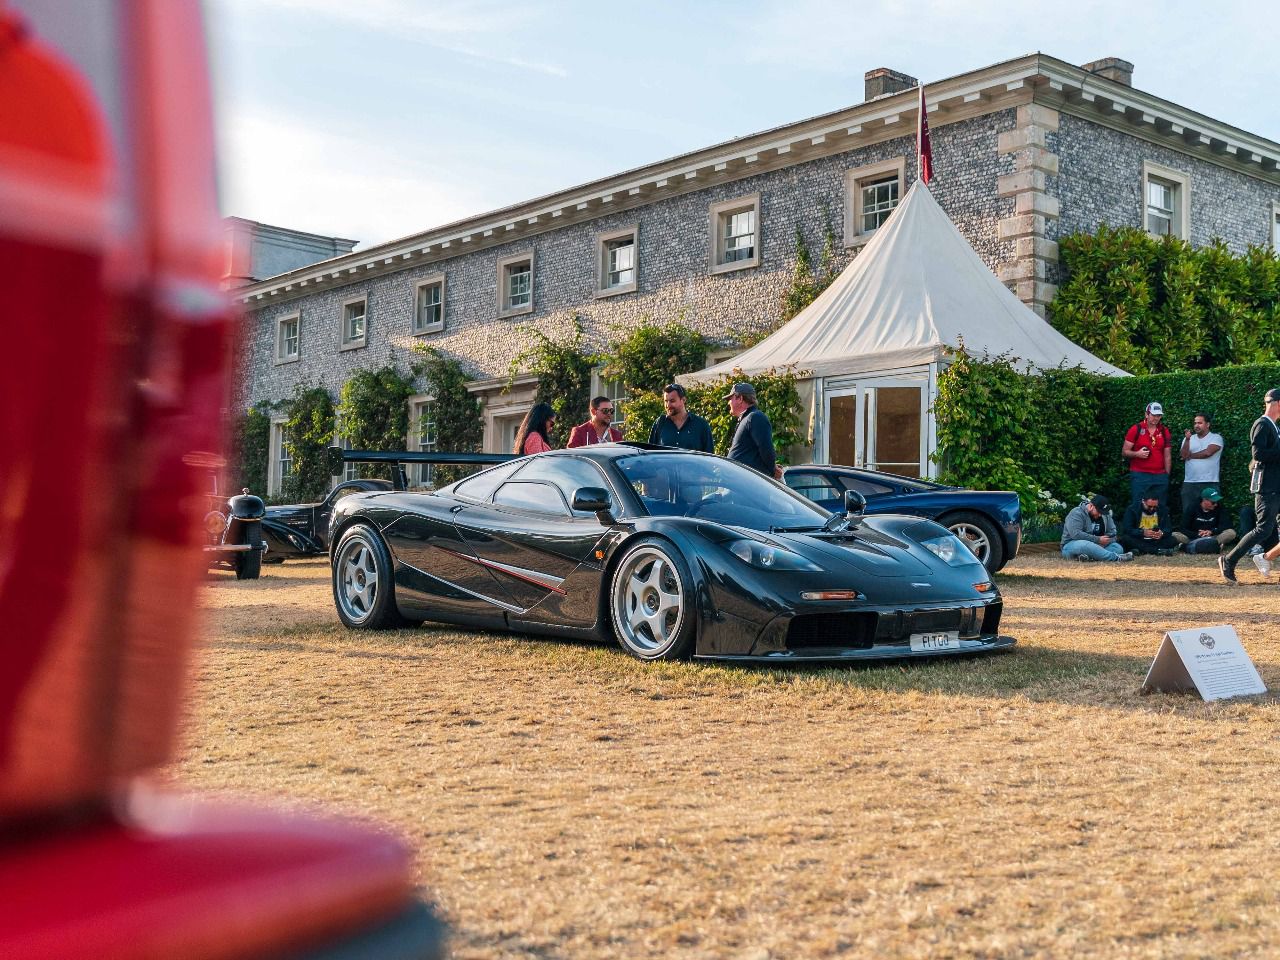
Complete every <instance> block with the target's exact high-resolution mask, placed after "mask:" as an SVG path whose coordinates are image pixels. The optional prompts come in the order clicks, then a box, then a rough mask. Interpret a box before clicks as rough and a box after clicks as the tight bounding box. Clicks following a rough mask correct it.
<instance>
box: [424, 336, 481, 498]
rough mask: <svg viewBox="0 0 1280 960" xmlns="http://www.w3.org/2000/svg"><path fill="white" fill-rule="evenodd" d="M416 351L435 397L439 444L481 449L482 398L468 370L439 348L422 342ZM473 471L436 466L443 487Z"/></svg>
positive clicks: (466, 450)
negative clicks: (473, 387)
mask: <svg viewBox="0 0 1280 960" xmlns="http://www.w3.org/2000/svg"><path fill="white" fill-rule="evenodd" d="M414 350H415V351H416V352H417V353H418V355H419V356H420V357H421V360H420V361H419V363H418V366H417V367H416V369H417V370H418V371H420V372H421V373H422V375H423V377H425V379H426V381H427V392H428V393H430V394H431V396H432V397H434V398H435V424H436V446H437V447H438V448H439V449H440V450H447V451H450V452H453V453H470V452H473V451H478V450H479V449H480V446H481V443H482V442H483V440H484V418H483V416H482V409H481V404H480V401H479V400H478V399H476V396H475V394H473V393H471V391H469V390H468V389H467V381H468V379H469V378H468V376H467V372H466V370H465V369H463V366H462V364H461V363H459V362H458V361H457V360H456V359H455V358H453V357H450V356H447V355H445V354H444V353H442V352H441V351H440V350H439V349H437V348H436V347H430V346H427V345H426V344H422V343H419V344H416V345H415V346H414ZM471 472H473V470H472V468H466V467H436V469H435V471H434V478H435V482H436V484H437V485H440V486H443V485H444V484H447V483H452V482H453V481H454V480H456V479H458V478H459V477H462V476H465V475H466V474H468V473H471Z"/></svg>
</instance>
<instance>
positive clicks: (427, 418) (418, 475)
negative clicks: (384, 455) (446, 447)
mask: <svg viewBox="0 0 1280 960" xmlns="http://www.w3.org/2000/svg"><path fill="white" fill-rule="evenodd" d="M437 438H438V431H437V429H436V401H435V398H434V397H430V396H416V397H410V398H409V435H408V436H407V437H406V438H405V440H406V444H405V449H407V450H419V451H429V450H435V449H436V441H437ZM409 483H410V485H411V486H415V487H430V486H433V485H434V483H435V466H434V465H433V464H430V463H414V464H410V470H409Z"/></svg>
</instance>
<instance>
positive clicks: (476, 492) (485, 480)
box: [453, 460, 523, 503]
mask: <svg viewBox="0 0 1280 960" xmlns="http://www.w3.org/2000/svg"><path fill="white" fill-rule="evenodd" d="M522 463H523V461H521V460H515V461H512V462H511V463H504V464H502V465H501V466H498V467H490V468H489V469H488V470H485V471H484V472H483V473H477V474H476V475H475V476H474V477H468V478H467V479H466V480H463V481H462V482H461V483H459V484H458V485H457V486H456V487H454V488H453V492H454V493H456V494H457V495H458V496H460V497H466V498H467V499H468V500H478V501H480V502H481V503H485V502H487V501H488V499H489V498H490V497H491V496H493V491H494V490H496V489H497V488H498V484H500V483H502V481H503V480H506V479H507V477H509V476H511V475H512V474H513V473H515V472H516V468H517V467H519V466H521V465H522Z"/></svg>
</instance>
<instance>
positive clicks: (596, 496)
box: [572, 487, 613, 523]
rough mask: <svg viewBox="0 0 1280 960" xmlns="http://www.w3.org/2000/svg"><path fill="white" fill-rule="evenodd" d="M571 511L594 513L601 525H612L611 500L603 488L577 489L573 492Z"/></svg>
mask: <svg viewBox="0 0 1280 960" xmlns="http://www.w3.org/2000/svg"><path fill="white" fill-rule="evenodd" d="M572 506H573V509H574V510H580V511H583V512H589V513H594V514H595V515H596V517H597V518H598V519H599V520H600V522H601V523H613V513H612V512H611V511H612V510H613V498H612V497H610V496H609V491H608V490H606V489H604V487H579V488H578V489H577V490H575V491H573V504H572Z"/></svg>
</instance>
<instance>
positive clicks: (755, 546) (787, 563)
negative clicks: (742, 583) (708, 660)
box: [724, 538, 822, 572]
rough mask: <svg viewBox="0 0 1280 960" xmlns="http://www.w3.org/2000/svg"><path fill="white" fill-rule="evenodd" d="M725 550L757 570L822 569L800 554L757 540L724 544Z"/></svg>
mask: <svg viewBox="0 0 1280 960" xmlns="http://www.w3.org/2000/svg"><path fill="white" fill-rule="evenodd" d="M724 546H725V549H726V550H728V551H729V552H730V553H732V554H733V555H734V556H735V557H737V558H738V559H739V560H741V561H742V562H743V563H747V564H750V565H751V566H753V567H755V568H756V569H757V570H808V571H811V572H816V571H820V570H821V569H822V568H821V567H820V566H818V565H817V564H816V563H814V562H813V561H812V560H806V559H805V558H804V557H802V556H800V554H798V553H795V552H793V551H791V550H788V549H786V548H785V547H778V546H774V545H773V544H771V543H761V542H760V541H759V540H748V539H745V538H744V539H742V540H733V541H731V542H729V543H726V544H725V545H724Z"/></svg>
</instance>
